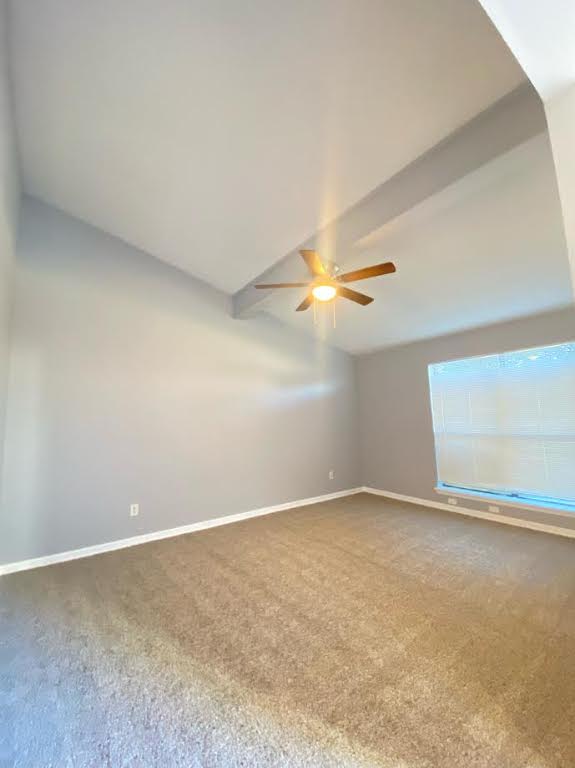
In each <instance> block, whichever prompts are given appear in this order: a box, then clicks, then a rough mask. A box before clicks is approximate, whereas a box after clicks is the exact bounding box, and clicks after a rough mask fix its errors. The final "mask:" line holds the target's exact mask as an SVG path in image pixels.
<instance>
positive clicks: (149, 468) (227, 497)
mask: <svg viewBox="0 0 575 768" xmlns="http://www.w3.org/2000/svg"><path fill="white" fill-rule="evenodd" d="M355 384H356V382H355V366H354V361H353V360H352V358H351V357H349V356H348V355H346V354H345V353H343V352H339V351H336V350H333V349H330V348H329V347H326V346H325V345H321V344H317V343H316V342H314V341H313V340H312V339H310V338H308V337H304V336H302V335H300V334H298V333H297V332H295V331H292V330H289V329H287V328H285V327H283V326H281V325H279V324H276V323H275V322H274V321H270V318H262V319H257V318H254V319H251V320H234V319H232V318H231V317H230V315H229V299H228V297H226V296H225V295H224V294H221V293H219V292H217V291H215V290H213V289H211V288H209V287H207V286H205V285H204V284H202V283H199V282H198V281H195V280H193V279H192V278H190V277H188V276H186V275H184V274H183V273H181V272H179V271H177V270H175V269H172V268H170V267H168V266H166V265H164V264H162V263H161V262H159V261H157V260H155V259H153V258H151V257H148V256H146V255H145V254H143V253H141V252H139V251H137V250H135V249H134V248H132V247H130V246H128V245H125V244H123V243H121V242H120V241H118V240H116V239H114V238H112V237H110V236H107V235H105V234H104V233H102V232H100V231H98V230H95V229H93V228H91V227H89V226H87V225H85V224H82V223H80V222H78V221H76V220H74V219H72V218H70V217H68V216H66V215H64V214H62V213H59V212H57V211H55V210H54V209H51V208H48V207H46V206H44V205H42V204H40V203H37V202H33V201H30V200H27V201H26V202H25V205H24V208H23V212H22V227H21V237H20V242H19V248H18V266H17V271H16V305H15V314H14V328H13V344H12V358H11V366H10V410H9V414H8V423H7V443H6V461H5V489H4V505H3V512H2V514H3V519H2V520H1V521H0V523H1V527H2V536H1V537H0V563H6V562H13V561H18V560H21V559H26V558H31V557H35V556H41V555H46V554H50V553H54V552H61V551H64V550H68V549H74V548H77V547H82V546H86V545H91V544H98V543H100V542H107V541H111V540H114V539H119V538H123V537H128V536H134V535H137V534H141V533H145V532H149V531H154V530H161V529H165V528H171V527H174V526H179V525H184V524H187V523H192V522H195V521H200V520H207V519H208V518H213V517H218V516H220V515H227V514H231V513H236V512H241V511H244V510H249V509H253V508H257V507H262V506H267V505H271V504H277V503H280V502H287V501H292V500H295V499H299V498H307V497H310V496H316V495H319V494H324V493H329V492H332V491H337V490H340V489H346V488H350V487H353V486H356V485H358V481H359V469H358V463H357V457H358V433H357V415H358V414H357V400H356V386H355ZM330 469H333V470H335V480H333V481H330V480H329V479H328V473H329V470H330ZM132 502H139V503H140V509H141V511H140V516H139V517H137V518H130V517H129V514H128V512H129V505H130V504H131V503H132Z"/></svg>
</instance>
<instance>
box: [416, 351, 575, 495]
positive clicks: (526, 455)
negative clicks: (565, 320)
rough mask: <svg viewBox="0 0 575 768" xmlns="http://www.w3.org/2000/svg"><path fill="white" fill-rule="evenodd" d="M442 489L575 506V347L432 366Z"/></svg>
mask: <svg viewBox="0 0 575 768" xmlns="http://www.w3.org/2000/svg"><path fill="white" fill-rule="evenodd" d="M429 383H430V390H431V409H432V413H433V430H434V433H435V452H436V459H437V474H438V483H439V485H440V486H443V487H445V488H458V489H461V490H468V491H481V492H484V493H485V492H487V493H496V494H503V495H505V496H509V497H510V501H513V500H516V499H518V498H519V499H524V500H526V501H530V502H531V503H540V504H542V505H545V504H549V503H552V504H553V503H554V504H563V505H574V506H575V342H573V343H569V344H558V345H555V346H551V347H541V348H537V349H528V350H523V351H521V352H507V353H505V354H502V355H488V356H487V357H472V358H468V359H466V360H455V361H452V362H446V363H437V364H435V365H430V366H429Z"/></svg>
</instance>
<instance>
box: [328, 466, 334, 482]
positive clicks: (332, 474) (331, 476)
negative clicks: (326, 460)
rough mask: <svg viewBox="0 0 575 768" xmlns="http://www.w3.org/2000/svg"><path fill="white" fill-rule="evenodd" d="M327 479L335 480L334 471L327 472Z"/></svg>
mask: <svg viewBox="0 0 575 768" xmlns="http://www.w3.org/2000/svg"><path fill="white" fill-rule="evenodd" d="M329 479H330V480H334V479H335V470H334V469H330V470H329Z"/></svg>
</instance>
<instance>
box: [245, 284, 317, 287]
mask: <svg viewBox="0 0 575 768" xmlns="http://www.w3.org/2000/svg"><path fill="white" fill-rule="evenodd" d="M308 285H309V283H260V284H259V285H254V288H305V287H307V286H308Z"/></svg>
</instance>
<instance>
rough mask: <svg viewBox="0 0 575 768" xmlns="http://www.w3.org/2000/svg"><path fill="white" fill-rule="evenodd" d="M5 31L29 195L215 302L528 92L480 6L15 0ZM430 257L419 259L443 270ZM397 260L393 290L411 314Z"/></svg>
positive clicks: (419, 288) (469, 0)
mask: <svg viewBox="0 0 575 768" xmlns="http://www.w3.org/2000/svg"><path fill="white" fill-rule="evenodd" d="M12 16H13V36H14V37H13V46H12V50H13V75H14V80H15V91H16V101H17V119H18V127H19V137H20V149H21V157H22V165H23V176H24V185H25V188H26V190H27V191H28V192H29V193H31V194H33V195H36V196H38V197H40V198H41V199H43V200H44V201H46V202H48V203H51V204H53V205H56V206H58V207H59V208H61V209H63V210H65V211H67V212H68V213H71V214H73V215H76V216H78V217H79V218H81V219H84V220H85V221H88V222H90V223H92V224H94V225H96V226H98V227H101V228H102V229H104V230H106V231H108V232H110V233H112V234H114V235H117V236H119V237H121V238H123V239H124V240H126V241H128V242H130V243H132V244H133V245H135V246H138V247H140V248H142V249H144V250H146V251H148V252H150V253H152V254H154V255H155V256H157V257H159V258H161V259H164V260H165V261H167V262H170V263H173V264H175V265H177V266H179V267H182V268H184V269H186V270H188V271H189V272H191V273H192V274H194V275H195V276H197V277H200V278H202V279H205V280H206V281H208V282H209V283H211V284H213V285H215V286H216V287H219V288H222V289H223V290H225V291H229V292H232V291H236V290H238V289H239V288H241V287H242V286H243V285H245V284H246V283H247V282H249V280H250V279H252V278H253V277H255V276H256V275H257V274H259V273H260V272H262V271H263V270H264V269H265V268H267V267H269V266H270V265H271V264H273V263H275V262H276V261H277V260H278V259H280V258H281V257H282V256H284V255H285V254H286V253H288V252H289V251H291V250H292V249H293V248H295V247H296V246H297V245H298V244H299V243H301V242H302V241H304V240H305V239H307V238H308V237H309V236H311V235H312V234H313V233H314V232H315V231H316V230H317V229H318V227H319V226H320V225H321V224H323V223H325V221H326V220H327V219H330V218H333V217H334V216H336V215H338V214H339V213H341V212H342V211H343V210H345V209H346V208H348V207H349V206H350V205H352V204H353V203H355V202H357V201H358V200H359V199H361V198H362V197H363V196H364V195H366V194H367V193H368V192H369V191H370V190H371V189H373V188H374V187H376V186H377V185H379V184H381V183H382V182H383V181H384V180H385V179H387V178H388V177H389V176H391V175H392V174H393V173H394V172H396V171H397V170H399V169H400V168H401V167H403V166H404V165H406V164H407V163H408V162H410V161H411V160H413V159H414V158H415V157H417V156H418V155H420V154H421V153H422V152H424V151H425V150H427V149H428V148H430V147H431V146H433V145H434V144H436V143H437V142H438V141H439V140H440V139H441V138H443V137H444V136H445V135H447V134H448V133H450V132H451V131H453V130H454V129H455V128H456V127H458V126H459V125H461V124H462V123H464V122H465V121H467V120H469V119H470V118H471V117H473V116H474V115H476V114H477V113H478V112H480V111H482V110H483V109H485V108H486V107H487V106H489V105H490V104H491V103H493V102H494V101H495V100H496V99H498V98H499V97H501V96H502V95H504V94H505V93H507V92H508V91H510V90H511V89H513V88H514V87H515V86H516V85H517V84H518V83H519V82H521V81H522V79H523V73H522V71H521V69H520V68H519V66H518V65H517V63H516V62H515V60H514V59H513V57H512V56H511V54H510V53H509V51H508V49H507V48H506V46H505V45H504V43H503V42H502V40H501V39H500V37H499V35H498V33H497V32H496V31H495V29H494V28H493V27H492V25H491V23H490V22H489V20H488V18H487V16H486V15H485V14H484V12H483V10H482V9H481V7H480V5H479V3H477V2H476V1H475V0H433V2H430V1H429V0H311V1H310V0H291V1H290V2H280V1H279V0H275V1H272V2H270V0H244V1H243V2H238V0H162V2H158V0H122V1H121V2H118V0H97V2H94V0H26V2H20V1H18V0H14V2H13V3H12ZM518 193H519V194H523V195H525V194H528V192H526V191H525V190H523V191H522V190H519V191H518ZM484 204H485V205H488V201H485V203H484ZM495 213H496V212H495ZM437 226H439V225H437ZM444 229H445V227H444ZM444 229H442V230H441V234H442V237H444V238H446V237H448V236H449V235H448V233H447V232H446V231H444ZM534 234H535V235H537V233H534ZM460 237H461V239H462V240H465V239H466V238H465V236H464V233H460ZM467 239H469V237H468V236H467ZM535 241H536V242H539V239H538V238H537V237H535ZM405 248H407V246H405ZM444 250H445V249H444V248H442V247H441V246H440V244H436V245H434V246H433V249H432V250H431V251H430V250H428V251H427V260H428V261H429V260H430V258H431V257H433V259H435V258H436V257H437V258H439V259H440V260H441V259H443V262H442V269H445V267H446V264H445V256H444V255H443V254H444ZM475 250H477V249H475ZM410 253H411V251H410ZM451 258H453V259H454V258H455V257H454V256H453V255H452V257H451ZM402 259H403V256H402ZM410 259H415V255H414V254H412V255H411V256H408V255H407V252H406V255H405V265H404V272H403V274H400V275H399V276H397V278H396V279H395V281H396V282H395V283H394V285H395V284H397V285H398V286H401V285H403V286H404V287H403V288H402V291H407V292H408V294H409V295H410V296H411V298H412V299H413V298H414V297H415V296H416V295H417V296H419V294H420V293H421V294H422V298H423V299H424V300H425V295H426V292H428V291H429V285H430V284H429V283H428V282H427V281H419V282H418V281H417V280H416V282H414V283H412V280H413V279H416V278H417V276H418V275H419V274H420V267H422V266H423V265H422V264H421V263H420V264H419V266H418V268H417V269H416V270H415V274H414V273H413V272H410V269H411V268H410V266H409V265H410V263H411V262H410ZM422 260H423V259H422V257H421V258H420V259H419V261H420V262H421V261H422ZM455 266H457V264H456V265H455ZM427 269H428V270H429V269H430V267H429V265H428V266H427ZM434 279H435V281H436V278H434ZM431 285H435V283H433V282H432V283H431ZM391 286H392V283H391V282H390V290H391ZM435 287H437V286H436V285H435ZM429 293H430V294H431V293H433V295H434V297H435V299H434V300H435V301H437V293H436V291H435V290H434V291H433V292H431V291H429ZM399 295H401V294H400V293H397V292H396V293H395V294H394V296H399ZM386 296H387V294H386ZM387 301H388V299H387V298H386V300H385V302H383V301H382V302H379V303H378V304H377V305H376V307H375V309H374V310H371V312H372V313H373V312H375V313H379V314H376V315H373V314H371V317H377V318H378V322H385V321H386V315H385V314H383V315H382V314H381V313H382V312H383V310H382V305H384V304H385V303H387ZM390 301H391V302H394V301H395V303H396V304H397V303H398V302H397V300H396V299H395V300H394V299H393V298H391V299H390ZM447 301H448V303H450V304H451V303H453V302H454V301H455V297H454V296H452V295H449V296H448V299H447ZM426 306H427V305H426ZM354 309H355V308H354ZM396 309H397V311H398V312H403V314H404V316H406V317H408V318H411V319H410V328H411V331H410V333H411V332H414V331H415V327H414V325H415V323H414V320H413V307H411V309H409V308H408V307H407V306H406V307H401V306H397V307H396ZM387 319H388V318H387ZM359 322H360V323H361V322H364V321H359ZM426 322H427V321H426ZM346 324H347V321H346ZM352 326H353V327H355V322H353V323H350V328H351V327H352ZM435 327H437V328H441V327H442V323H441V322H440V321H439V319H437V321H436V322H435ZM342 333H348V334H349V333H350V330H349V329H348V330H346V331H342ZM362 333H363V338H364V342H363V343H368V341H369V338H368V337H369V331H368V330H364V331H363V332H362ZM398 335H401V332H400V330H399V329H398V330H396V331H394V332H393V336H394V338H396V337H397V336H398ZM343 341H344V343H345V345H346V346H349V345H350V341H349V338H348V337H346V338H345V339H343Z"/></svg>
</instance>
